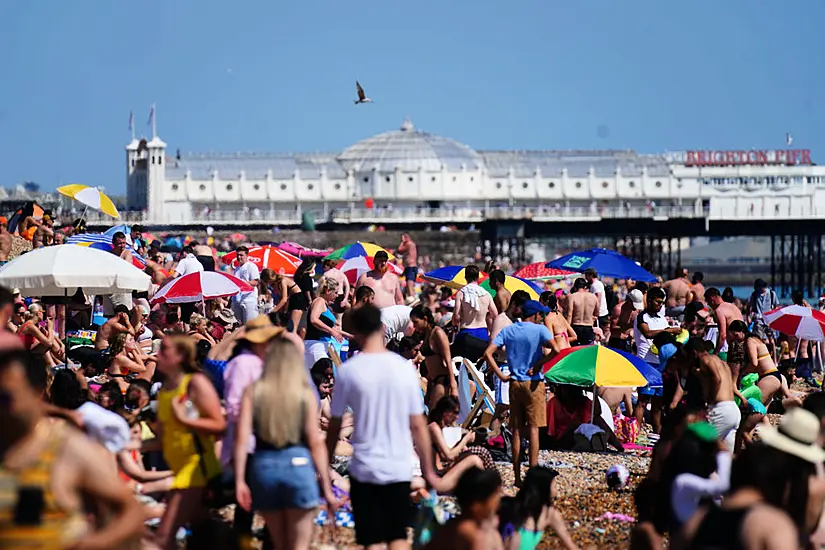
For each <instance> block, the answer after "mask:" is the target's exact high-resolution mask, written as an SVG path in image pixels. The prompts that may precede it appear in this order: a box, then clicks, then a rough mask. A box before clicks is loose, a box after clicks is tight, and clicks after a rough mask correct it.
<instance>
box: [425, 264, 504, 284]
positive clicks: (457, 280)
mask: <svg viewBox="0 0 825 550" xmlns="http://www.w3.org/2000/svg"><path fill="white" fill-rule="evenodd" d="M465 269H466V268H465V267H464V266H462V265H448V266H445V267H439V268H438V269H433V270H432V271H428V272H427V273H425V274H424V275H423V279H424V280H425V281H427V282H428V283H433V284H436V285H444V286H446V287H449V288H452V289H455V290H459V289H461V288H462V287H464V286H465V285H466V284H467V277H466V276H465V275H464V270H465ZM486 278H487V274H486V273H484V272H483V271H482V272H481V274H480V276H479V280H480V281H483V280H485V279H486ZM488 290H489V287H488Z"/></svg>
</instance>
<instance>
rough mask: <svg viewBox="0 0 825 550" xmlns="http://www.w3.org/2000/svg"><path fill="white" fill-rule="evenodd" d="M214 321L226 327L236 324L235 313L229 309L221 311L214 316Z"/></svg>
mask: <svg viewBox="0 0 825 550" xmlns="http://www.w3.org/2000/svg"><path fill="white" fill-rule="evenodd" d="M215 320H217V321H220V322H221V323H224V324H226V325H236V324H238V318H237V317H235V312H234V311H232V310H231V309H222V310H220V311H219V312H218V313H216V314H215Z"/></svg>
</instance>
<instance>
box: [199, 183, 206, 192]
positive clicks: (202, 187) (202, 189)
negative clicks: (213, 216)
mask: <svg viewBox="0 0 825 550" xmlns="http://www.w3.org/2000/svg"><path fill="white" fill-rule="evenodd" d="M198 189H200V190H201V191H206V186H205V185H204V184H200V185H199V186H198Z"/></svg>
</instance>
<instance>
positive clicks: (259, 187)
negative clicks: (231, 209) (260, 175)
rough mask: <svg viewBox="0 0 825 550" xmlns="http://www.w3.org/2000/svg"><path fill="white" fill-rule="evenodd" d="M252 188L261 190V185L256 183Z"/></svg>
mask: <svg viewBox="0 0 825 550" xmlns="http://www.w3.org/2000/svg"><path fill="white" fill-rule="evenodd" d="M252 189H254V190H255V191H260V190H261V186H260V185H258V184H257V183H256V184H255V185H253V186H252Z"/></svg>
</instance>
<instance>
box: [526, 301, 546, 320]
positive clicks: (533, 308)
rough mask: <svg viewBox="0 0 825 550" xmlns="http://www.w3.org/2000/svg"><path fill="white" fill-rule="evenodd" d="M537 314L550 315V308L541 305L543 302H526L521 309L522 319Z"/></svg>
mask: <svg viewBox="0 0 825 550" xmlns="http://www.w3.org/2000/svg"><path fill="white" fill-rule="evenodd" d="M536 313H544V314H547V313H550V308H549V307H547V306H543V305H541V302H538V301H536V300H527V301H526V302H524V305H523V306H522V307H521V316H522V317H532V316H533V315H535V314H536Z"/></svg>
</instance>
